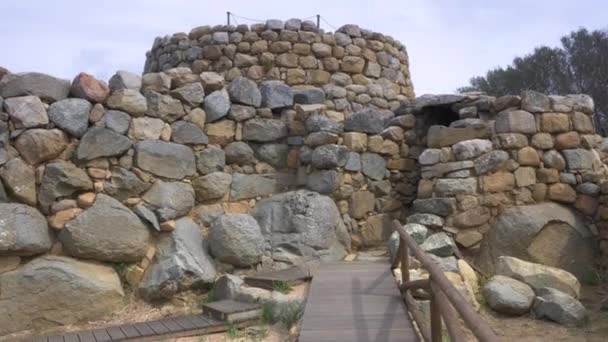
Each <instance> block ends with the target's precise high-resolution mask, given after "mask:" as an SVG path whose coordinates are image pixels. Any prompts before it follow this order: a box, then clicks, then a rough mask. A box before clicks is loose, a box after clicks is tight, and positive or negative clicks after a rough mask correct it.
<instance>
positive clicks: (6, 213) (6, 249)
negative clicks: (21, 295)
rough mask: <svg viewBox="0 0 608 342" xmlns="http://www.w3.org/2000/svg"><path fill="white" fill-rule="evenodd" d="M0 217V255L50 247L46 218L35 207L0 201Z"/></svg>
mask: <svg viewBox="0 0 608 342" xmlns="http://www.w3.org/2000/svg"><path fill="white" fill-rule="evenodd" d="M0 217H2V220H0V255H20V256H28V255H36V254H41V253H45V252H47V251H48V250H49V249H50V248H51V244H52V241H51V234H50V231H49V228H48V226H47V223H46V219H45V217H44V216H42V214H41V213H40V212H39V211H38V210H36V209H35V208H32V207H30V206H27V205H25V204H18V203H0ZM0 278H1V277H0ZM3 292H4V289H3ZM2 294H4V293H2ZM2 294H0V298H2V296H1V295H2ZM0 317H1V314H0ZM0 322H1V320H0ZM0 326H1V325H0Z"/></svg>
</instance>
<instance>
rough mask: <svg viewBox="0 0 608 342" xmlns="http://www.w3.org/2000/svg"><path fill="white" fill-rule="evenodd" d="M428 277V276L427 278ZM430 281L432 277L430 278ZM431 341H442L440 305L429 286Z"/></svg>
mask: <svg viewBox="0 0 608 342" xmlns="http://www.w3.org/2000/svg"><path fill="white" fill-rule="evenodd" d="M429 279H430V278H429ZM430 280H431V282H432V279H430ZM430 292H431V341H432V342H442V341H443V332H442V331H441V330H442V327H441V307H440V306H439V304H438V303H437V302H438V300H437V295H436V294H435V293H434V292H433V289H432V288H431V291H430Z"/></svg>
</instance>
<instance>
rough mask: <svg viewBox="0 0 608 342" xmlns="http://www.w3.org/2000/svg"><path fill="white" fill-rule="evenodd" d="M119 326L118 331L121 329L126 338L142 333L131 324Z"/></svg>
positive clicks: (138, 335)
mask: <svg viewBox="0 0 608 342" xmlns="http://www.w3.org/2000/svg"><path fill="white" fill-rule="evenodd" d="M119 328H120V331H122V332H123V334H125V336H126V337H127V338H134V337H140V336H142V334H140V333H139V331H137V329H135V327H134V326H133V325H131V324H125V325H121V326H119ZM66 342H67V341H66Z"/></svg>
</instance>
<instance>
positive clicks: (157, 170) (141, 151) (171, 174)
mask: <svg viewBox="0 0 608 342" xmlns="http://www.w3.org/2000/svg"><path fill="white" fill-rule="evenodd" d="M135 161H136V163H137V166H138V167H140V168H141V169H142V170H144V171H148V172H150V173H153V174H155V175H157V176H161V177H166V178H172V179H182V178H184V177H186V176H192V175H193V174H195V173H196V164H195V162H194V153H192V150H191V149H190V148H189V147H187V146H184V145H179V144H174V143H168V142H164V141H160V140H145V141H142V142H140V143H138V144H137V146H136V154H135Z"/></svg>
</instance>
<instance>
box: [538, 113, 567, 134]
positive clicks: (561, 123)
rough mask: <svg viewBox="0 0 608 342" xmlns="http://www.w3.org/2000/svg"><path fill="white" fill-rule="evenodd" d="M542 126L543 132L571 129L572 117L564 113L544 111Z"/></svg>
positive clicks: (561, 131) (558, 131) (559, 131)
mask: <svg viewBox="0 0 608 342" xmlns="http://www.w3.org/2000/svg"><path fill="white" fill-rule="evenodd" d="M540 127H541V130H542V131H543V132H548V133H563V132H568V131H569V130H570V119H569V118H568V115H567V114H563V113H544V114H542V115H541V120H540Z"/></svg>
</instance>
